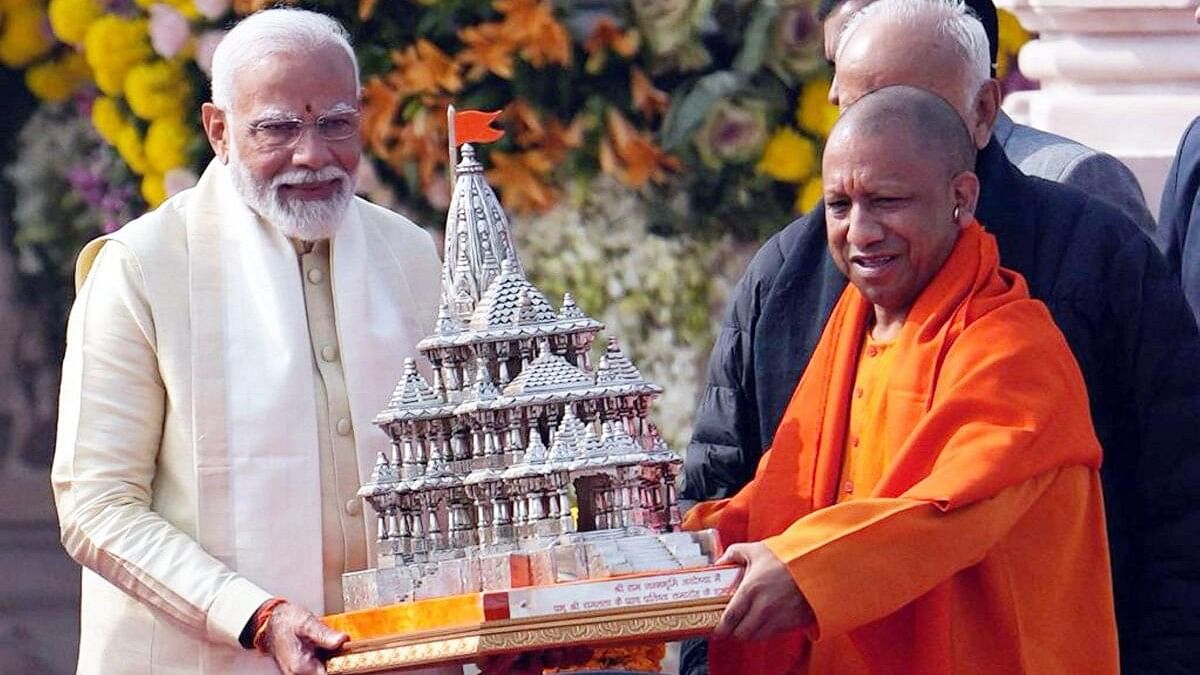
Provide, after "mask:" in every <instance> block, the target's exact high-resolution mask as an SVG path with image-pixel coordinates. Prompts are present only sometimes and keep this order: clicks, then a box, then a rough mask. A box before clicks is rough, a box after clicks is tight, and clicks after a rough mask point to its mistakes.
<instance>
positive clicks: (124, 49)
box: [83, 14, 154, 96]
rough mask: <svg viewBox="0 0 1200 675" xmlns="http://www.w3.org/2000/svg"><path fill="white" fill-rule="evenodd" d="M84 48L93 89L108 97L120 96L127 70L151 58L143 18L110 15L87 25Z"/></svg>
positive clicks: (151, 54)
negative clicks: (94, 87) (94, 82)
mask: <svg viewBox="0 0 1200 675" xmlns="http://www.w3.org/2000/svg"><path fill="white" fill-rule="evenodd" d="M83 45H84V53H85V54H86V55H87V62H88V65H89V66H91V67H92V72H93V73H95V75H96V86H98V87H100V91H102V92H104V93H105V94H108V95H109V96H119V95H120V94H121V91H122V88H123V87H124V86H125V75H126V74H127V73H128V72H129V69H130V68H133V67H134V66H136V65H137V64H139V63H143V62H145V61H148V60H149V59H150V58H151V56H153V55H154V52H153V51H152V50H151V49H150V36H149V34H148V33H147V28H146V21H145V19H125V18H122V17H119V16H115V15H112V14H108V15H105V16H102V17H100V18H99V19H96V20H95V21H94V22H92V25H91V26H88V29H87V33H86V34H85V35H84V38H83Z"/></svg>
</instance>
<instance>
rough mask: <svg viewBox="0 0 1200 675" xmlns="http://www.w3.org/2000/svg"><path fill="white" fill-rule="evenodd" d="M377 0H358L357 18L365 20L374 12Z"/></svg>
mask: <svg viewBox="0 0 1200 675" xmlns="http://www.w3.org/2000/svg"><path fill="white" fill-rule="evenodd" d="M377 2H378V0H358V20H359V21H366V20H367V19H370V18H371V16H372V15H374V14H375V5H376V4H377Z"/></svg>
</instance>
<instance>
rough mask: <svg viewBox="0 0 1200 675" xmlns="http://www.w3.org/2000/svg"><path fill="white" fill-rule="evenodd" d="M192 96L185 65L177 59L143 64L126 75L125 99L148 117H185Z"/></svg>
mask: <svg viewBox="0 0 1200 675" xmlns="http://www.w3.org/2000/svg"><path fill="white" fill-rule="evenodd" d="M191 97H192V91H191V87H189V86H188V81H187V77H186V75H185V74H184V72H183V67H182V66H180V65H179V63H178V62H176V61H161V60H158V61H151V62H150V63H141V64H138V65H136V66H133V67H132V68H130V69H129V73H128V74H127V75H126V76H125V100H126V101H128V102H129V109H130V110H132V111H133V114H135V115H137V116H138V117H140V118H142V119H144V120H156V119H161V118H163V117H182V116H183V114H184V112H186V110H187V105H188V103H190V102H191Z"/></svg>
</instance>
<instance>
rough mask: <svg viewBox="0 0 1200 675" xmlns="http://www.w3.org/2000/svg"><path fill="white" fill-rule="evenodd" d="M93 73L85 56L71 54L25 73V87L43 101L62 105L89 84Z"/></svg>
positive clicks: (36, 66)
mask: <svg viewBox="0 0 1200 675" xmlns="http://www.w3.org/2000/svg"><path fill="white" fill-rule="evenodd" d="M90 76H91V71H90V70H88V67H87V63H85V62H84V60H83V54H80V53H79V52H70V53H68V54H67V55H66V56H64V57H63V58H61V59H59V60H58V61H46V62H43V63H39V64H37V65H35V66H31V67H30V68H29V70H27V71H25V86H27V87H29V91H32V92H33V94H34V96H37V97H38V98H40V99H42V100H43V101H52V102H54V103H62V102H63V101H66V100H67V99H68V98H70V97H71V94H74V93H75V91H76V90H78V89H79V87H81V86H82V85H83V84H85V83H86V82H88V80H89V79H90Z"/></svg>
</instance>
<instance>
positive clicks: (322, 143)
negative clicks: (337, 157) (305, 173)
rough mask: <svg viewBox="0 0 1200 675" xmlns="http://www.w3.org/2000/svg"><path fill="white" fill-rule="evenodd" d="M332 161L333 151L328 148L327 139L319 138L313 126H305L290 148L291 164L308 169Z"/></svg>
mask: <svg viewBox="0 0 1200 675" xmlns="http://www.w3.org/2000/svg"><path fill="white" fill-rule="evenodd" d="M332 161H333V152H332V151H331V150H330V149H329V141H326V140H325V139H324V138H321V135H320V134H319V133H317V128H316V127H315V126H306V127H305V128H304V129H302V130H301V131H300V138H298V139H296V146H295V147H294V148H293V149H292V164H294V165H296V166H301V167H305V168H309V169H320V168H322V167H324V166H327V165H329V164H330V162H332Z"/></svg>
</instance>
